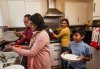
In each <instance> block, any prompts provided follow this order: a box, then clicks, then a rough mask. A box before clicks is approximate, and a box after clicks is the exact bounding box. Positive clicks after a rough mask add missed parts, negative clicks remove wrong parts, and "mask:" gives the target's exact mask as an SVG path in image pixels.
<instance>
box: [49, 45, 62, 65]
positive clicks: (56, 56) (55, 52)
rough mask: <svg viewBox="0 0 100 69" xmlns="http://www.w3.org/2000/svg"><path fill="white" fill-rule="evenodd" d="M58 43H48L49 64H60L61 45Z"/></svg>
mask: <svg viewBox="0 0 100 69" xmlns="http://www.w3.org/2000/svg"><path fill="white" fill-rule="evenodd" d="M60 46H61V45H60V43H51V44H50V54H51V66H58V65H61V61H60V60H61V59H60V55H61V47H60Z"/></svg>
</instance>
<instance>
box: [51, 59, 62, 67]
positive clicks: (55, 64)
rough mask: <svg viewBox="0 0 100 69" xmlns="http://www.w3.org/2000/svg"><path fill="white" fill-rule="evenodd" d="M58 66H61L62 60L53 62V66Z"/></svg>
mask: <svg viewBox="0 0 100 69" xmlns="http://www.w3.org/2000/svg"><path fill="white" fill-rule="evenodd" d="M57 65H61V60H60V59H54V60H51V66H57Z"/></svg>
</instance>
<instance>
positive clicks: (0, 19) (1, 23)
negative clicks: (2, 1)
mask: <svg viewBox="0 0 100 69" xmlns="http://www.w3.org/2000/svg"><path fill="white" fill-rule="evenodd" d="M1 14H2V13H1V8H0V26H3V22H2V15H1Z"/></svg>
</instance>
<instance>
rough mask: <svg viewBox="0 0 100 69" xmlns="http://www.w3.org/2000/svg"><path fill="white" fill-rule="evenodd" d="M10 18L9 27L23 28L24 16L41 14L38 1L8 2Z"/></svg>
mask: <svg viewBox="0 0 100 69" xmlns="http://www.w3.org/2000/svg"><path fill="white" fill-rule="evenodd" d="M8 9H9V17H10V25H9V27H25V26H24V23H23V17H24V15H25V14H31V15H32V14H34V13H40V14H41V1H40V0H8Z"/></svg>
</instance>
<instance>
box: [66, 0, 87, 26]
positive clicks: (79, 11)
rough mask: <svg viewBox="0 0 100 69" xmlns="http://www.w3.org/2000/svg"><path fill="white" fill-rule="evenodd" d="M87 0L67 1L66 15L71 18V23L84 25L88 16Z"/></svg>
mask: <svg viewBox="0 0 100 69" xmlns="http://www.w3.org/2000/svg"><path fill="white" fill-rule="evenodd" d="M87 14H88V5H87V2H65V17H66V18H68V20H69V25H84V24H86V23H87V21H88V18H87Z"/></svg>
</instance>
